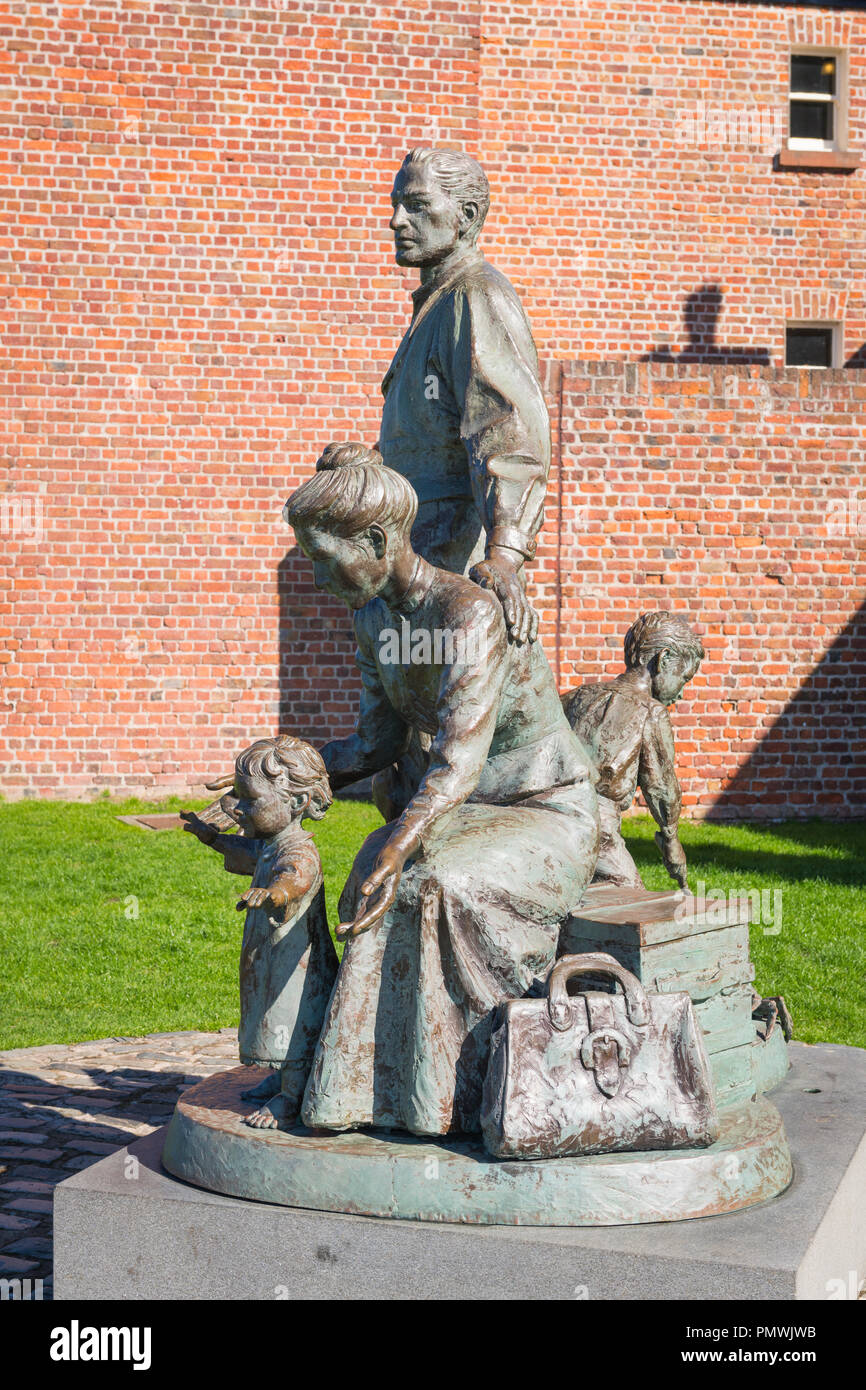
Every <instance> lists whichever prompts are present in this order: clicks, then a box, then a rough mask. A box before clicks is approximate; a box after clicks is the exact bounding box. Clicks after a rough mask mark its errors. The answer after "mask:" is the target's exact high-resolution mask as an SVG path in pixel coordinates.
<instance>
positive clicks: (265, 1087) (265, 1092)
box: [241, 1071, 280, 1100]
mask: <svg viewBox="0 0 866 1390" xmlns="http://www.w3.org/2000/svg"><path fill="white" fill-rule="evenodd" d="M279 1089H280V1073H279V1072H278V1071H269V1072H268V1074H267V1076H266V1077H265V1079H264V1081H260V1082H259V1084H258V1086H250V1088H249V1090H248V1091H241V1100H270V1098H271V1096H275V1095H277V1094H278V1092H279Z"/></svg>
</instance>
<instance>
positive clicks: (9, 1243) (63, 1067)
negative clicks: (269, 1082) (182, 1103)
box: [0, 1028, 238, 1298]
mask: <svg viewBox="0 0 866 1390" xmlns="http://www.w3.org/2000/svg"><path fill="white" fill-rule="evenodd" d="M237 1064H238V1039H237V1030H236V1029H235V1028H221V1029H220V1030H219V1032H218V1033H201V1032H187V1033H153V1034H151V1035H150V1036H149V1037H143V1038H128V1037H122V1038H99V1039H97V1040H96V1041H95V1042H82V1043H68V1044H58V1045H52V1046H47V1047H22V1048H16V1049H14V1050H12V1051H8V1052H0V1278H4V1277H5V1278H16V1277H17V1278H20V1279H21V1280H22V1281H26V1280H30V1281H31V1285H30V1290H31V1297H32V1296H33V1295H34V1293H37V1296H38V1292H41V1294H42V1297H44V1298H50V1297H51V1296H52V1257H51V1239H52V1219H51V1213H52V1193H53V1191H54V1188H55V1186H56V1184H57V1183H59V1182H62V1181H63V1179H64V1178H68V1177H69V1176H70V1174H71V1173H73V1172H78V1171H80V1170H81V1169H82V1168H87V1167H89V1166H90V1165H91V1164H92V1163H98V1162H99V1160H100V1159H102V1158H104V1157H105V1156H106V1155H107V1154H111V1153H114V1152H115V1151H116V1150H117V1149H122V1148H124V1147H125V1146H126V1145H127V1144H129V1143H130V1142H131V1141H132V1140H133V1139H140V1138H143V1137H144V1136H145V1135H148V1134H151V1133H153V1131H154V1130H156V1129H158V1128H159V1127H160V1126H161V1125H164V1124H166V1123H167V1122H168V1120H169V1119H170V1118H171V1115H172V1112H173V1110H174V1106H175V1101H176V1100H177V1098H178V1096H179V1095H180V1093H181V1092H182V1091H185V1090H187V1089H188V1087H190V1086H192V1085H195V1084H196V1083H197V1082H199V1081H201V1080H203V1079H204V1078H205V1077H207V1076H211V1075H213V1073H214V1072H218V1071H225V1070H226V1069H227V1068H229V1067H236V1066H237ZM37 1280H42V1285H41V1290H40V1286H39V1284H38V1283H34V1282H33V1281H37ZM25 1290H26V1284H25Z"/></svg>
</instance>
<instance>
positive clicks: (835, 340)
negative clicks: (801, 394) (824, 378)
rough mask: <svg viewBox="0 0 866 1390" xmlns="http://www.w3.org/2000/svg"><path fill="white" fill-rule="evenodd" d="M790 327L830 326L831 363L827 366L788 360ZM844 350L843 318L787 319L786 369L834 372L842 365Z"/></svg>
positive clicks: (825, 327)
mask: <svg viewBox="0 0 866 1390" xmlns="http://www.w3.org/2000/svg"><path fill="white" fill-rule="evenodd" d="M789 328H819V329H827V328H829V329H830V330H831V332H832V337H831V339H830V363H829V365H828V366H826V367H820V366H817V365H816V364H807V363H801V362H789V361H788V329H789ZM844 356H845V351H844V324H843V323H842V320H841V319H786V320H785V336H784V362H785V368H786V370H789V371H792V372H834V371H838V369H839V368H840V367H841V366H842V359H843V358H844Z"/></svg>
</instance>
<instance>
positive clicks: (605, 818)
mask: <svg viewBox="0 0 866 1390" xmlns="http://www.w3.org/2000/svg"><path fill="white" fill-rule="evenodd" d="M624 649H625V664H626V667H627V668H628V669H627V670H626V671H624V672H623V674H622V675H621V676H617V677H616V678H615V679H614V680H610V681H603V682H602V683H601V684H599V685H581V686H578V688H577V689H576V690H571V691H569V692H568V694H566V695H563V697H562V707H563V709H564V710H565V714H566V717H567V719H568V722H569V724H570V725H571V727H572V728H573V730H574V732H575V733H576V734H577V736H578V738H579V739H580V740H581V742H582V743H583V745H584V747H585V748H586V749H587V750H588V752H589V754H590V757H591V758H592V761H593V763H594V765H595V767H596V769H597V771H598V774H599V781H598V787H597V791H598V807H599V819H600V821H601V850H600V853H599V856H598V865H597V867H596V871H595V878H594V880H593V881H594V882H607V883H618V884H622V885H624V886H628V887H640V886H642V884H641V878H640V874H639V873H638V871H637V868H636V867H635V863H634V860H633V859H632V857H631V855H630V854H629V852H628V849H627V847H626V843H625V840H624V839H623V838H622V832H621V828H620V826H621V821H622V815H623V812H624V811H627V810H628V808H629V806H630V805H631V803H632V802H633V801H634V798H635V795H636V793H637V790H638V788H640V790H641V791H642V792H643V795H644V799H645V801H646V804H647V806H648V807H649V809H650V812H651V813H652V816H653V818H654V819H655V821H656V824H657V825H658V827H659V830H658V833H657V834H656V837H655V839H656V844H657V845H658V847H659V849H660V850H661V856H662V859H663V860H664V865H665V868H666V869H667V871H668V873H669V874H670V876H671V878H672V879H674V880H675V882H676V883H678V884H679V885H680V887H681V888H686V887H687V886H688V884H687V877H686V856H685V851H684V850H683V847H682V845H681V844H680V841H679V834H678V827H679V819H680V805H681V802H682V797H681V794H680V785H679V782H678V781H677V775H676V771H675V769H674V736H673V731H672V729H671V721H670V717H669V716H668V708H667V707H668V706H669V705H673V704H676V702H677V700H678V699H679V698H680V696H681V695H682V693H683V689H684V687H685V685H686V684H687V682H688V681H690V680H691V679H692V677H693V676H694V675H695V674H696V672H697V669H698V667H699V665H700V664H701V661H702V659H703V656H704V648H703V645H702V643H701V639H700V638H699V637H698V636H696V634H695V633H694V632H692V630H691V628H690V627H689V625H688V623H687V622H686V620H685V618H683V617H681V616H680V615H679V614H678V613H665V612H657V613H643V614H641V616H640V617H639V618H638V619H637V620H636V621H635V622H633V623H632V625H631V627H630V628H629V630H628V632H627V633H626V636H625V643H624Z"/></svg>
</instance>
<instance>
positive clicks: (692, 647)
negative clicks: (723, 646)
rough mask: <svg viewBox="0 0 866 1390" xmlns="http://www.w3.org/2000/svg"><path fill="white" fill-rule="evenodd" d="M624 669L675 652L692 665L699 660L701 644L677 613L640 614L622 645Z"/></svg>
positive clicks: (702, 653) (702, 652)
mask: <svg viewBox="0 0 866 1390" xmlns="http://www.w3.org/2000/svg"><path fill="white" fill-rule="evenodd" d="M623 650H624V653H625V664H626V666H646V664H647V662H649V661H652V658H653V657H654V656H658V654H659V652H664V651H669V652H676V653H677V655H678V656H685V657H688V658H689V659H690V660H692V661H694V662H695V663H697V662H699V661H703V659H704V656H705V652H704V645H703V643H702V641H701V639H700V637H698V635H697V633H696V632H692V629H691V628H690V627H689V625H688V623H687V622H686V620H685V618H683V617H682V616H681V615H680V614H679V613H666V612H664V611H659V612H657V613H641V615H640V617H639V618H637V619H636V620H635V621H634V622H633V623H632V625H631V627H630V628H629V630H628V632H627V633H626V635H625V641H624V643H623Z"/></svg>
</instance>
